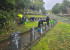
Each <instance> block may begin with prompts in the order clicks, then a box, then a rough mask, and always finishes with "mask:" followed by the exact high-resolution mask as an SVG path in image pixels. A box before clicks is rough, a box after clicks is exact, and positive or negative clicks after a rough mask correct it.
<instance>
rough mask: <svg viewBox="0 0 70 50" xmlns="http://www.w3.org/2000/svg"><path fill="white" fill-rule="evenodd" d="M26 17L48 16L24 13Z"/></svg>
mask: <svg viewBox="0 0 70 50" xmlns="http://www.w3.org/2000/svg"><path fill="white" fill-rule="evenodd" d="M24 16H25V17H28V18H30V17H46V16H45V15H24Z"/></svg>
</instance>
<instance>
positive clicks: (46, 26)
mask: <svg viewBox="0 0 70 50" xmlns="http://www.w3.org/2000/svg"><path fill="white" fill-rule="evenodd" d="M46 30H47V23H45V31H46Z"/></svg>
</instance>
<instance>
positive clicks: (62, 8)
mask: <svg viewBox="0 0 70 50" xmlns="http://www.w3.org/2000/svg"><path fill="white" fill-rule="evenodd" d="M69 6H70V1H69V0H64V1H63V3H62V4H60V3H57V4H56V5H55V6H54V7H53V8H52V12H53V13H55V14H58V13H60V12H62V13H66V11H67V9H66V8H67V7H69Z"/></svg>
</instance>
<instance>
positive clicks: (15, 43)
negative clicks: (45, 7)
mask: <svg viewBox="0 0 70 50" xmlns="http://www.w3.org/2000/svg"><path fill="white" fill-rule="evenodd" d="M56 22H57V21H56V20H55V21H54V23H50V24H51V25H50V27H52V26H53V25H54V24H55V23H56ZM44 26H45V27H44V30H45V31H46V30H47V27H48V26H47V23H46V24H45V25H44ZM30 30H31V33H30V42H32V41H34V40H35V36H36V35H35V27H32V28H31V29H30ZM42 34H43V26H42V25H41V27H40V35H42ZM11 48H12V50H21V35H20V32H19V31H17V32H14V33H13V34H11Z"/></svg>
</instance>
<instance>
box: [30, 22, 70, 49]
mask: <svg viewBox="0 0 70 50" xmlns="http://www.w3.org/2000/svg"><path fill="white" fill-rule="evenodd" d="M31 50H70V24H67V23H63V22H58V24H56V26H55V27H54V28H52V29H51V30H50V31H49V32H48V33H47V34H46V36H44V37H43V38H42V39H41V40H40V41H39V42H38V43H37V44H36V45H34V46H33V47H32V48H31Z"/></svg>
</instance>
